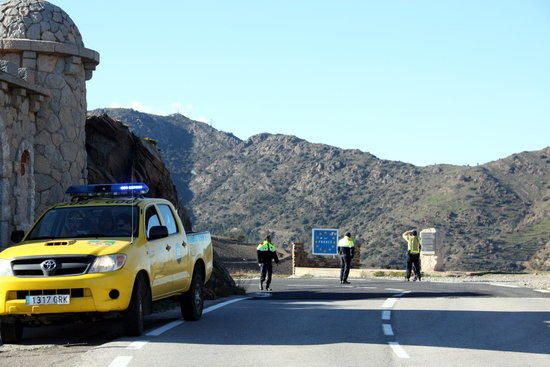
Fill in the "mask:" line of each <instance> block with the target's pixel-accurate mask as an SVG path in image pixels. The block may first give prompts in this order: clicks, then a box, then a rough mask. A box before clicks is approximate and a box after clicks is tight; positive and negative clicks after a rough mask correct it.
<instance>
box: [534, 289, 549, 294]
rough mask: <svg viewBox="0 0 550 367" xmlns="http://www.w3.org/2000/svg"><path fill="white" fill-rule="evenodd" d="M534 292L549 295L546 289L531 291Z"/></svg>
mask: <svg viewBox="0 0 550 367" xmlns="http://www.w3.org/2000/svg"><path fill="white" fill-rule="evenodd" d="M533 290H534V291H535V292H540V293H550V291H549V290H547V289H533Z"/></svg>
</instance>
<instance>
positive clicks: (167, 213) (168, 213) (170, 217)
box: [158, 204, 178, 235]
mask: <svg viewBox="0 0 550 367" xmlns="http://www.w3.org/2000/svg"><path fill="white" fill-rule="evenodd" d="M158 207H159V210H160V213H161V215H162V219H164V225H166V227H167V228H168V234H170V235H172V234H176V233H178V225H177V224H176V219H175V218H174V213H172V210H171V209H170V207H169V206H168V205H166V204H161V205H159V206H158Z"/></svg>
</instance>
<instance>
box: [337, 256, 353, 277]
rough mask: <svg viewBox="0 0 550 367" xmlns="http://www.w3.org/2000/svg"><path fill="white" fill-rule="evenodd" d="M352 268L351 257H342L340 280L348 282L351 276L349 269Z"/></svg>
mask: <svg viewBox="0 0 550 367" xmlns="http://www.w3.org/2000/svg"><path fill="white" fill-rule="evenodd" d="M350 268H351V256H349V255H343V256H340V280H341V281H347V280H348V275H349V269H350Z"/></svg>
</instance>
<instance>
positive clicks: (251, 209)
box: [94, 109, 550, 270]
mask: <svg viewBox="0 0 550 367" xmlns="http://www.w3.org/2000/svg"><path fill="white" fill-rule="evenodd" d="M105 111H108V112H109V114H110V115H111V116H113V117H116V118H118V119H120V120H122V121H124V122H125V123H127V124H128V125H129V126H130V127H131V129H132V131H133V132H135V133H136V134H137V135H138V136H141V137H151V138H153V139H156V140H157V141H158V146H159V148H160V149H162V151H163V156H164V157H165V162H166V164H167V166H168V168H169V169H170V171H171V172H172V175H173V177H174V182H175V184H176V186H177V187H178V190H179V192H180V193H181V194H182V195H183V197H184V200H185V203H186V205H187V206H188V208H189V209H190V213H191V216H192V218H193V219H194V222H196V223H200V225H201V226H204V228H208V229H210V230H211V231H212V232H213V233H214V234H218V235H226V236H231V237H243V236H244V237H245V238H247V239H248V240H249V241H251V242H255V241H259V239H260V238H261V236H262V235H263V234H265V233H266V232H267V231H272V232H274V233H275V234H276V237H275V240H276V242H278V243H282V242H283V241H289V240H294V241H297V242H306V243H307V242H308V241H309V238H310V236H311V228H316V227H317V228H319V227H321V228H322V227H332V228H339V229H340V230H341V231H348V230H349V231H351V232H353V233H354V234H356V235H357V237H356V238H357V239H358V242H359V243H361V244H363V246H362V251H361V260H362V263H363V266H367V267H390V268H402V267H403V264H404V260H405V243H404V242H403V240H402V239H401V233H403V232H404V231H405V230H407V229H410V228H413V227H414V228H418V229H422V228H431V227H436V228H437V229H438V230H439V231H440V233H443V234H444V241H443V244H444V248H443V251H444V253H445V256H444V263H443V266H444V269H446V270H520V269H524V268H529V267H531V268H538V269H549V268H550V259H549V251H548V239H549V238H550V219H549V218H550V186H548V182H549V179H550V148H545V149H542V150H540V151H534V152H524V153H519V154H514V155H512V156H510V157H508V158H505V159H501V160H498V161H495V162H491V163H487V164H484V165H479V166H475V167H470V166H453V165H444V164H442V165H433V166H427V167H416V166H414V165H411V164H407V163H403V162H396V161H387V160H382V159H379V158H377V157H375V156H373V155H372V154H369V153H365V152H361V151H359V150H344V149H339V148H336V147H333V146H328V145H323V144H312V143H309V142H307V141H305V140H302V139H299V138H297V137H294V136H287V135H272V134H260V135H256V136H253V137H251V138H250V139H248V140H246V141H243V140H240V139H238V138H237V137H235V136H233V135H232V134H228V133H225V132H221V131H218V130H216V129H214V128H212V127H211V126H208V125H207V124H204V123H201V122H197V121H193V120H190V119H188V118H186V117H185V116H182V115H177V114H176V115H171V116H155V115H149V114H145V113H140V112H137V111H133V110H127V109H109V110H100V111H95V112H94V114H101V113H103V112H105Z"/></svg>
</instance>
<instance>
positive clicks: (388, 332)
mask: <svg viewBox="0 0 550 367" xmlns="http://www.w3.org/2000/svg"><path fill="white" fill-rule="evenodd" d="M382 330H384V335H386V336H393V329H392V327H391V324H382Z"/></svg>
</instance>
